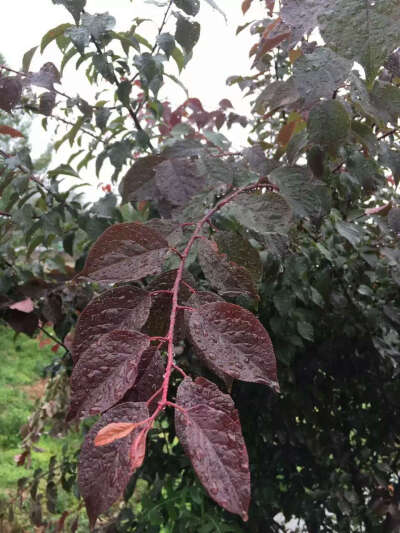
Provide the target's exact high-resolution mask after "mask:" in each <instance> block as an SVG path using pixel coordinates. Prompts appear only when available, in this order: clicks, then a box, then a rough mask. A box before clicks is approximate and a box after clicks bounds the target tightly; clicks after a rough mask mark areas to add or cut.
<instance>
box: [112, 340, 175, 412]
mask: <svg viewBox="0 0 400 533" xmlns="http://www.w3.org/2000/svg"><path fill="white" fill-rule="evenodd" d="M164 372H165V363H164V360H163V358H162V357H161V354H160V352H159V351H158V350H157V348H156V347H155V346H150V347H149V348H147V350H145V351H144V352H143V354H142V357H141V358H140V362H139V367H138V374H137V378H136V381H135V383H134V385H133V387H132V388H131V389H130V390H128V392H127V393H126V394H125V396H124V398H123V400H122V401H124V402H144V401H147V400H148V399H149V398H151V396H152V395H153V394H154V393H155V392H156V390H157V389H159V388H160V387H161V385H162V383H163V380H164ZM157 401H158V400H156V402H157ZM156 402H155V403H154V404H153V407H154V408H155V407H157V404H156Z"/></svg>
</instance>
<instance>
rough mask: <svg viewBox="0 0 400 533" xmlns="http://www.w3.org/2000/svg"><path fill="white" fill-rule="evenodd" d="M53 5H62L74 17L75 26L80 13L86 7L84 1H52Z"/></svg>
mask: <svg viewBox="0 0 400 533" xmlns="http://www.w3.org/2000/svg"><path fill="white" fill-rule="evenodd" d="M53 4H56V5H58V4H61V5H63V6H64V7H65V8H66V9H68V11H69V12H70V13H71V15H72V16H73V17H74V20H75V24H77V25H78V24H79V20H80V18H81V13H82V10H83V8H84V7H85V5H86V0H53Z"/></svg>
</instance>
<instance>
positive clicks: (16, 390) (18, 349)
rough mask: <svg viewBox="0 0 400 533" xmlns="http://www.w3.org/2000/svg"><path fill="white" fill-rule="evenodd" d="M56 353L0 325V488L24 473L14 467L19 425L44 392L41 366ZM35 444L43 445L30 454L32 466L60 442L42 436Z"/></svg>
mask: <svg viewBox="0 0 400 533" xmlns="http://www.w3.org/2000/svg"><path fill="white" fill-rule="evenodd" d="M55 357H56V355H55V354H54V353H53V352H52V351H51V349H50V347H49V346H45V347H43V348H39V343H38V341H37V340H35V339H30V338H28V337H27V336H26V335H19V336H18V337H17V338H16V339H15V340H14V332H13V331H12V330H10V329H8V328H6V327H3V326H0V364H1V367H0V490H1V492H3V491H4V490H7V489H12V488H15V486H16V481H17V480H18V479H19V478H20V477H22V476H24V475H26V471H25V470H24V469H23V468H20V467H17V466H16V464H15V461H14V456H15V455H17V454H19V453H20V452H21V449H20V443H21V437H20V428H21V426H22V425H23V424H25V423H26V421H27V420H28V418H29V416H30V415H31V413H32V411H33V409H34V405H35V403H36V402H37V401H38V400H39V398H40V397H41V395H42V394H43V392H44V387H45V380H44V379H43V376H44V369H45V368H46V366H48V365H49V364H50V363H51V362H52V360H53V359H54V358H55ZM38 446H40V448H42V449H44V450H45V451H44V452H42V453H36V454H34V457H33V463H32V468H38V467H44V466H45V465H47V464H48V461H49V458H50V456H51V455H52V454H53V453H56V452H57V451H58V450H60V449H61V446H62V443H59V442H57V441H55V440H54V439H50V438H47V437H42V439H41V440H40V441H39V443H38Z"/></svg>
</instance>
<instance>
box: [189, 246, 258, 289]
mask: <svg viewBox="0 0 400 533" xmlns="http://www.w3.org/2000/svg"><path fill="white" fill-rule="evenodd" d="M198 251H199V263H200V266H201V269H202V271H203V272H204V275H205V277H206V278H207V279H208V280H209V282H210V283H211V285H212V287H213V288H214V289H216V290H217V291H218V292H219V293H220V294H221V296H223V297H225V298H234V297H236V296H241V295H246V296H248V297H249V298H251V299H256V298H258V294H257V289H256V287H255V286H254V283H253V280H252V279H251V276H250V273H249V272H248V271H247V270H246V269H245V268H244V267H242V266H240V265H238V264H236V263H233V262H231V261H229V259H228V258H227V256H226V254H222V253H220V252H219V250H218V246H217V244H216V243H215V242H213V241H209V240H205V239H202V240H201V241H200V242H199V244H198Z"/></svg>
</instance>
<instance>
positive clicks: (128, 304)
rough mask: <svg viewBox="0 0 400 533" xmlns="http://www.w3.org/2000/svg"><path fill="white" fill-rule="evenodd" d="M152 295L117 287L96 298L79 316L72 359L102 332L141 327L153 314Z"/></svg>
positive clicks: (76, 357)
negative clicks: (151, 311)
mask: <svg viewBox="0 0 400 533" xmlns="http://www.w3.org/2000/svg"><path fill="white" fill-rule="evenodd" d="M150 306H151V297H150V294H149V293H148V292H147V291H145V290H143V289H139V288H138V287H128V286H124V287H116V288H115V289H111V290H109V291H106V292H103V293H102V294H101V295H100V296H98V297H97V298H94V299H93V300H92V301H91V302H90V303H89V305H87V306H86V307H85V309H84V311H83V312H82V313H81V315H80V316H79V320H78V322H77V325H76V330H75V337H74V343H73V347H72V358H73V360H74V361H75V362H76V361H77V360H78V359H79V357H80V355H81V354H82V353H83V352H84V351H85V350H86V349H87V348H88V346H90V344H92V343H93V342H94V341H95V339H96V338H97V337H98V336H99V335H104V334H105V333H109V332H111V331H113V330H115V329H125V330H140V329H141V328H142V326H143V325H144V324H145V323H146V320H147V318H148V316H149V313H150Z"/></svg>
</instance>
